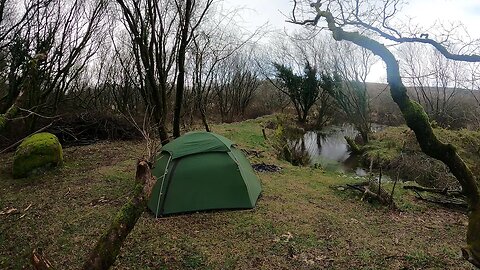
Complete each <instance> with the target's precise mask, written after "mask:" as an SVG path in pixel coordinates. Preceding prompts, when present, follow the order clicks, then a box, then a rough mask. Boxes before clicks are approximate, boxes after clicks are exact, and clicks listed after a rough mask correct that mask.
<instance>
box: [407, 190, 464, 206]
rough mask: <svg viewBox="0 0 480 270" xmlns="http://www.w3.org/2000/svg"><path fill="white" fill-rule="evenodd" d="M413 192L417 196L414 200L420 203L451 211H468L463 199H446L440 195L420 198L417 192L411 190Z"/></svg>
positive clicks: (420, 195)
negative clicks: (435, 205) (437, 205)
mask: <svg viewBox="0 0 480 270" xmlns="http://www.w3.org/2000/svg"><path fill="white" fill-rule="evenodd" d="M413 191H414V192H415V193H416V194H417V196H416V198H417V199H419V200H422V201H426V202H429V203H435V204H439V205H442V206H443V207H447V208H451V209H460V210H467V209H468V203H467V201H466V200H464V199H460V198H455V197H448V195H442V194H438V195H436V196H433V195H428V196H422V194H421V193H420V191H417V190H415V189H413Z"/></svg>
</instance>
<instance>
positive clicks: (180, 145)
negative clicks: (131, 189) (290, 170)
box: [148, 132, 262, 217]
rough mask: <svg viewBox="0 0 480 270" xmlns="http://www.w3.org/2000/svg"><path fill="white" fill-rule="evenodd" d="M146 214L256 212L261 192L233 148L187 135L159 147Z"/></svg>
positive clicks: (221, 140)
mask: <svg viewBox="0 0 480 270" xmlns="http://www.w3.org/2000/svg"><path fill="white" fill-rule="evenodd" d="M152 172H153V175H154V176H155V177H156V178H157V182H156V183H155V185H154V187H153V190H152V193H151V196H150V199H149V201H148V208H150V210H152V211H153V213H155V216H157V217H158V216H160V215H167V214H174V213H184V212H192V211H199V210H210V209H246V208H253V207H255V203H256V201H257V198H258V196H259V195H260V192H261V191H262V188H261V186H260V181H259V179H258V177H257V176H256V175H255V173H254V171H253V169H252V167H251V166H250V163H249V162H248V160H247V159H246V158H245V156H244V155H243V153H242V152H241V151H240V150H238V149H237V148H235V147H234V143H233V142H232V141H230V140H229V139H227V138H225V137H222V136H220V135H217V134H214V133H209V132H191V133H187V134H185V135H183V136H182V137H179V138H177V139H176V140H174V141H172V142H170V143H168V144H166V145H164V146H163V147H162V149H161V153H160V155H159V156H158V157H157V161H156V162H155V164H154V168H153V170H152Z"/></svg>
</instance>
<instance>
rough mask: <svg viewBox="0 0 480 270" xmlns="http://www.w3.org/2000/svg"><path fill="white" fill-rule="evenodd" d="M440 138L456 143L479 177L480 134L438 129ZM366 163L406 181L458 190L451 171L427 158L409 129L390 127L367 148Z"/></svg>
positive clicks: (466, 161) (438, 162)
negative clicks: (390, 172) (398, 174)
mask: <svg viewBox="0 0 480 270" xmlns="http://www.w3.org/2000/svg"><path fill="white" fill-rule="evenodd" d="M434 132H435V134H436V135H437V136H438V138H439V139H440V140H441V141H442V142H444V143H448V144H452V145H453V146H455V147H456V149H457V150H458V154H459V155H460V157H462V159H463V160H464V161H465V163H466V164H467V165H468V166H469V167H470V169H471V170H472V172H473V173H474V174H475V175H479V174H480V132H479V131H470V130H463V129H462V130H447V129H442V128H435V129H434ZM363 149H364V150H365V153H364V156H363V159H364V161H365V163H369V160H373V161H374V164H373V165H374V166H375V167H377V168H378V167H380V166H381V167H383V168H384V169H387V170H391V171H392V172H393V174H396V172H397V170H398V171H399V173H400V178H402V179H403V180H405V181H416V182H418V183H419V184H421V185H423V186H430V187H439V188H444V187H449V188H456V187H458V185H459V184H458V181H457V180H456V179H455V178H454V177H453V176H452V175H451V174H450V173H449V170H448V168H447V167H446V166H445V165H444V164H443V163H441V162H440V161H438V160H435V159H433V158H430V157H429V156H427V155H425V154H424V153H423V152H422V151H421V150H420V146H419V145H418V143H417V141H416V138H415V134H414V133H413V132H412V131H411V130H410V129H408V128H407V127H406V126H399V127H388V128H386V129H385V130H383V131H380V132H378V133H376V134H374V135H373V136H372V140H371V141H370V142H369V143H368V144H367V145H366V146H364V148H363Z"/></svg>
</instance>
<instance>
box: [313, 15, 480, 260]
mask: <svg viewBox="0 0 480 270" xmlns="http://www.w3.org/2000/svg"><path fill="white" fill-rule="evenodd" d="M317 12H318V15H319V16H321V17H325V18H326V20H327V23H328V28H329V30H330V31H331V32H332V34H333V38H334V39H335V40H337V41H340V40H347V41H350V42H353V43H354V44H356V45H358V46H361V47H363V48H365V49H367V50H370V51H371V52H372V53H374V54H376V55H378V56H380V57H381V58H382V60H383V61H384V62H385V64H386V65H387V81H388V84H389V86H390V93H391V95H392V98H393V100H394V101H395V103H396V104H397V105H398V107H399V108H400V110H401V112H402V114H403V117H404V118H405V121H406V122H407V125H408V127H410V128H411V129H412V130H413V132H414V133H415V136H416V138H417V141H418V143H419V145H420V147H421V149H422V151H423V152H424V153H425V154H427V155H429V156H431V157H433V158H435V159H438V160H440V161H442V162H443V163H445V165H447V166H448V168H449V169H450V171H451V173H452V174H453V175H454V176H455V177H456V178H457V180H458V181H459V182H460V185H461V186H462V191H463V193H464V194H465V195H466V197H467V199H468V202H469V206H470V212H469V225H468V229H467V246H466V247H465V248H463V249H462V250H463V255H464V257H465V258H466V259H467V260H468V261H470V262H471V263H472V264H474V265H475V266H477V267H479V266H480V233H479V231H480V194H479V190H478V186H477V182H476V179H475V177H474V175H473V174H472V171H471V170H470V169H469V168H468V167H467V165H466V164H465V162H464V161H463V160H462V158H461V157H460V156H459V155H458V154H457V151H456V149H455V147H454V146H453V145H451V144H445V143H442V142H441V141H440V140H439V139H438V138H437V137H436V135H435V133H434V132H433V129H432V126H431V125H430V121H429V119H428V116H427V114H426V113H425V110H424V109H423V108H422V106H421V105H420V104H418V103H417V102H415V101H412V100H410V98H409V97H408V95H407V89H406V87H405V85H404V84H403V82H402V79H401V76H400V68H399V65H398V62H397V61H396V59H395V56H394V55H393V54H392V53H391V52H390V51H389V50H388V49H387V47H385V45H383V44H381V43H379V42H377V41H375V40H373V39H371V38H368V37H366V36H363V35H361V34H359V33H358V32H346V31H344V30H343V29H342V28H340V27H337V26H336V25H335V21H334V18H333V16H332V14H331V13H330V12H328V11H320V10H319V8H317Z"/></svg>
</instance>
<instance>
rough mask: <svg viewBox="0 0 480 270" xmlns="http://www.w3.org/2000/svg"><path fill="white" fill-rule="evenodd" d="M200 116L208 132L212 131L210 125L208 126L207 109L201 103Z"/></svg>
mask: <svg viewBox="0 0 480 270" xmlns="http://www.w3.org/2000/svg"><path fill="white" fill-rule="evenodd" d="M199 109H200V117H201V118H202V123H203V126H204V127H205V131H206V132H210V131H211V130H210V127H209V126H208V121H207V115H206V114H205V109H204V108H202V107H201V105H200V108H199Z"/></svg>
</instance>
